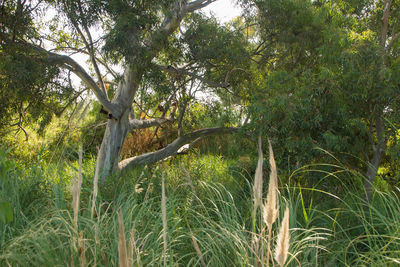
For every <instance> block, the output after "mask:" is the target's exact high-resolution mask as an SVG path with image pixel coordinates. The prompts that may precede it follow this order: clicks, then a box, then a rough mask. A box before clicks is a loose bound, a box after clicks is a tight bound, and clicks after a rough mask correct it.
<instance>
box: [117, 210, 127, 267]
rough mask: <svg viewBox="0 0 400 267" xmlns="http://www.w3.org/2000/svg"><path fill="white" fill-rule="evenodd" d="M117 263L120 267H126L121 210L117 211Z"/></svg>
mask: <svg viewBox="0 0 400 267" xmlns="http://www.w3.org/2000/svg"><path fill="white" fill-rule="evenodd" d="M118 225H119V232H118V262H119V266H120V267H128V266H129V265H128V255H127V253H126V240H125V230H124V220H123V218H122V212H121V209H120V210H119V211H118Z"/></svg>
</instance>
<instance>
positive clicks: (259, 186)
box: [253, 135, 263, 216]
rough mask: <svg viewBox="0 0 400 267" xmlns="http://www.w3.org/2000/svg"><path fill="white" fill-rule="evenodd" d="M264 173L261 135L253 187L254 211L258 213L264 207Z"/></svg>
mask: <svg viewBox="0 0 400 267" xmlns="http://www.w3.org/2000/svg"><path fill="white" fill-rule="evenodd" d="M262 172H263V153H262V145H261V135H260V136H258V162H257V169H256V174H255V177H254V185H253V194H254V211H256V210H257V208H258V207H261V205H262V190H263V175H262ZM254 213H255V212H254ZM254 216H255V215H254Z"/></svg>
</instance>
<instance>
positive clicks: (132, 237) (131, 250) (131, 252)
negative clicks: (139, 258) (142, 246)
mask: <svg viewBox="0 0 400 267" xmlns="http://www.w3.org/2000/svg"><path fill="white" fill-rule="evenodd" d="M134 231H135V230H134V229H133V227H132V229H131V233H130V237H129V244H128V265H129V266H132V263H133V255H134V251H135V249H136V248H135V232H134Z"/></svg>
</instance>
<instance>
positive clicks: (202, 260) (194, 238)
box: [187, 224, 207, 267]
mask: <svg viewBox="0 0 400 267" xmlns="http://www.w3.org/2000/svg"><path fill="white" fill-rule="evenodd" d="M187 226H188V228H189V231H190V237H191V238H192V243H193V247H194V250H196V254H197V257H199V259H200V262H201V265H202V266H203V267H205V266H207V264H206V263H205V262H204V259H203V253H201V250H200V247H199V244H198V243H197V240H196V237H195V236H194V234H193V232H192V229H190V226H189V224H188V225H187Z"/></svg>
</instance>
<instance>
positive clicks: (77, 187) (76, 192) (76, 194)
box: [71, 145, 82, 230]
mask: <svg viewBox="0 0 400 267" xmlns="http://www.w3.org/2000/svg"><path fill="white" fill-rule="evenodd" d="M78 164H79V169H78V179H76V178H75V179H74V181H73V184H72V187H71V194H72V209H73V212H74V218H73V220H74V227H75V230H78V212H79V198H80V195H81V186H82V145H80V146H79V160H78Z"/></svg>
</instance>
